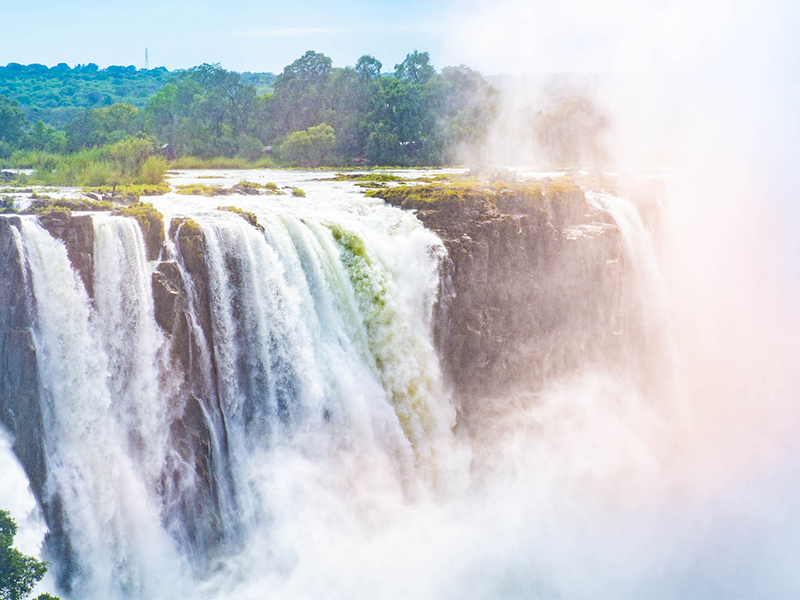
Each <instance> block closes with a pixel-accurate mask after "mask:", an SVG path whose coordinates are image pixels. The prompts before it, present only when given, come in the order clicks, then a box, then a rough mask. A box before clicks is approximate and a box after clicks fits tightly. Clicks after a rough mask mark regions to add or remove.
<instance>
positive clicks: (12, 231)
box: [0, 211, 228, 590]
mask: <svg viewBox="0 0 800 600" xmlns="http://www.w3.org/2000/svg"><path fill="white" fill-rule="evenodd" d="M156 214H157V213H156ZM131 216H134V217H138V215H131ZM148 216H149V218H150V220H153V219H152V218H153V215H152V214H149V215H148ZM158 218H161V215H160V214H159V215H158ZM139 220H140V226H142V229H143V230H144V231H145V247H146V250H147V254H148V257H149V258H151V259H152V258H158V256H159V255H160V254H161V250H162V246H163V243H164V230H163V226H162V227H160V228H159V227H153V226H150V227H147V225H146V224H142V223H141V219H139ZM39 221H40V223H41V224H42V226H43V227H44V228H45V229H47V231H48V232H49V233H50V234H51V235H52V236H53V237H55V238H57V239H59V240H61V241H62V242H63V243H64V245H65V247H66V251H67V255H68V257H69V259H70V261H71V263H72V265H73V268H74V269H75V270H76V272H77V273H78V274H79V276H80V278H81V280H82V282H83V284H84V286H85V288H86V291H87V293H88V294H89V296H90V298H91V297H93V295H94V290H93V285H94V282H93V267H94V256H93V255H94V223H93V217H92V216H91V215H81V216H71V215H70V214H69V212H68V211H66V212H58V213H55V214H52V215H48V216H47V217H44V218H40V219H39ZM184 225H185V223H183V222H182V221H178V220H176V221H174V222H173V224H172V227H171V231H170V234H171V237H172V239H173V241H174V242H175V244H176V247H177V248H178V250H179V255H178V257H177V260H165V261H161V262H159V263H158V265H157V267H156V270H155V272H154V273H153V276H152V294H153V303H154V312H155V314H154V316H155V319H156V322H157V323H158V325H159V326H160V327H161V329H162V330H163V332H164V334H165V335H166V336H167V338H168V340H169V341H170V343H169V346H168V347H169V350H170V357H169V359H170V363H171V364H172V368H171V375H172V377H173V378H174V381H172V382H171V385H170V388H169V389H170V390H171V392H170V393H169V397H168V398H165V399H164V401H165V403H166V405H167V406H169V408H170V413H171V415H172V424H171V427H170V445H171V447H173V448H175V450H176V455H174V456H173V457H171V458H170V459H169V460H168V461H167V462H166V464H165V465H164V467H163V471H162V477H161V482H160V493H162V494H163V496H164V504H165V505H168V506H174V507H176V510H175V511H174V513H173V514H172V516H171V517H170V518H171V519H174V520H175V522H174V523H170V525H172V526H174V528H175V530H176V531H178V530H181V529H182V530H183V531H182V533H181V534H180V535H179V537H180V538H181V541H182V542H183V543H185V544H186V545H188V546H189V547H200V548H213V547H214V545H215V544H216V543H217V542H218V541H219V540H220V539H221V536H222V524H221V523H220V517H219V513H220V511H219V503H220V497H221V495H222V494H223V493H228V491H227V490H225V489H224V488H226V486H227V483H226V482H220V481H218V479H217V477H216V476H215V473H217V472H219V471H224V469H218V468H217V466H218V464H219V462H220V461H226V460H227V448H226V445H225V440H220V441H217V443H216V444H215V443H214V442H213V440H212V433H211V429H212V428H213V427H216V428H217V429H218V430H224V425H222V426H220V421H221V419H222V414H221V411H220V409H219V401H218V398H217V391H216V389H217V388H216V383H215V380H214V379H215V370H216V369H215V366H214V357H213V353H212V352H210V350H209V348H208V345H207V342H206V340H209V339H211V321H210V313H209V310H210V309H209V302H210V300H209V291H208V273H207V268H206V265H205V262H204V260H203V251H204V240H203V235H202V231H201V230H200V229H199V228H198V227H197V225H196V224H194V225H193V226H185V227H184ZM21 226H22V224H21V220H20V218H19V217H3V216H0V422H2V424H3V425H4V426H5V428H6V429H7V430H8V431H9V432H10V433H11V435H12V436H13V440H14V441H13V449H14V452H15V454H16V455H17V457H18V458H19V460H20V463H21V464H22V466H23V468H24V470H25V472H26V474H27V477H28V480H29V482H30V484H31V489H32V490H33V493H34V496H35V497H36V499H37V501H38V502H39V504H40V506H41V507H42V509H43V513H44V517H45V520H46V522H47V524H48V529H49V531H50V533H49V534H48V540H47V548H46V549H45V552H46V556H50V557H53V558H56V557H57V558H58V561H57V562H56V566H57V567H58V569H59V570H58V573H57V577H58V579H59V581H60V585H61V587H62V588H63V589H65V590H69V589H70V586H71V583H70V582H71V579H72V577H73V575H74V573H73V569H74V565H73V552H72V549H71V546H70V542H69V535H68V533H67V529H66V524H65V521H64V519H65V516H64V512H63V508H62V503H61V498H60V497H59V495H58V493H53V490H52V489H50V488H49V487H48V485H47V482H48V464H47V463H48V459H47V449H46V448H45V439H46V436H45V435H44V433H43V427H44V422H45V418H44V415H43V412H42V406H41V398H40V378H39V372H38V363H37V355H36V346H35V337H34V336H35V333H34V328H35V319H36V310H37V308H36V299H35V298H34V297H33V293H32V290H31V289H30V273H28V272H27V269H26V265H25V262H24V259H23V257H22V256H21V254H20V249H19V247H18V240H19V239H20V237H19V231H20V229H21ZM159 230H160V231H159ZM154 232H155V233H154ZM187 278H188V279H187ZM201 356H204V357H205V358H206V359H207V361H206V363H205V364H208V363H209V362H210V364H211V372H210V373H208V372H205V370H204V367H203V364H201V362H202V361H201V360H200V359H199V357H201ZM209 421H215V422H214V423H211V422H209ZM187 467H188V468H189V469H190V470H191V476H190V477H191V480H192V481H193V484H192V486H191V487H190V489H188V490H187V485H186V477H187V475H186V469H187ZM165 518H167V517H166V516H165Z"/></svg>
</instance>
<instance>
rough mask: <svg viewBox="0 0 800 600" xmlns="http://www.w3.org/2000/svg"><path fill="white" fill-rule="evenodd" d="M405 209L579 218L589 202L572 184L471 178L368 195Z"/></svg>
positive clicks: (374, 192) (403, 187)
mask: <svg viewBox="0 0 800 600" xmlns="http://www.w3.org/2000/svg"><path fill="white" fill-rule="evenodd" d="M366 195H367V196H368V197H374V198H381V199H382V200H385V201H386V202H388V203H389V204H392V205H394V206H399V207H401V208H404V209H416V210H436V211H442V212H463V211H468V210H478V211H492V210H500V211H502V212H504V213H524V214H530V213H531V212H534V211H550V212H554V213H558V214H562V213H564V212H565V211H567V212H571V213H576V214H580V213H581V212H583V211H585V210H586V200H585V197H584V194H583V191H582V190H581V188H580V187H578V186H577V185H575V184H574V183H572V182H570V181H552V180H550V181H542V180H533V181H525V182H506V181H495V182H487V181H484V180H480V179H477V178H472V177H453V178H452V181H436V182H428V183H422V184H419V185H406V186H398V187H391V188H379V189H374V190H369V191H367V192H366Z"/></svg>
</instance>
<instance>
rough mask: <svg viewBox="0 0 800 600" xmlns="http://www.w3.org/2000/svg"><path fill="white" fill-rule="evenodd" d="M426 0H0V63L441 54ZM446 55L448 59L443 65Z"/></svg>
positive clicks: (234, 65)
mask: <svg viewBox="0 0 800 600" xmlns="http://www.w3.org/2000/svg"><path fill="white" fill-rule="evenodd" d="M445 9H446V6H445V5H444V4H440V5H439V7H436V6H433V5H432V3H431V2H429V1H428V2H426V1H424V0H404V1H403V2H397V1H383V2H380V1H379V2H375V1H371V2H370V1H365V0H344V1H341V0H340V1H338V2H323V1H320V0H300V1H294V2H271V1H261V2H257V1H253V0H229V1H228V2H222V1H220V0H215V1H211V0H138V1H136V0H130V1H126V2H119V1H115V0H105V1H101V0H72V1H69V2H65V1H63V0H28V1H19V0H0V22H2V23H4V25H3V35H2V36H0V64H6V63H8V62H20V63H25V64H27V63H32V62H39V63H43V64H46V65H53V64H55V63H58V62H66V63H68V64H70V65H74V64H77V63H88V62H95V63H97V64H99V65H100V66H101V67H105V66H108V65H109V64H120V65H130V64H133V65H136V66H137V67H142V66H143V64H144V50H145V47H147V48H149V52H150V66H151V67H154V66H161V65H163V66H166V67H168V68H169V69H175V68H186V67H190V66H193V65H196V64H200V63H202V62H219V63H221V64H222V65H223V66H224V67H226V68H229V69H235V70H238V71H246V70H248V71H273V72H280V71H281V70H282V69H283V67H284V66H285V65H287V64H289V63H290V62H291V61H293V60H294V59H296V58H297V57H299V56H301V55H302V54H303V53H304V52H305V51H306V50H316V51H319V52H323V53H325V54H327V55H328V56H330V57H331V58H333V60H334V64H335V65H337V66H344V65H352V64H354V63H355V61H356V59H357V58H358V57H359V56H361V55H362V54H373V55H375V56H376V57H377V58H378V59H379V60H381V61H382V62H383V63H384V65H385V67H386V68H387V69H389V70H391V69H392V67H393V65H394V64H395V63H396V62H399V61H401V60H402V59H403V58H404V57H405V55H406V54H407V53H408V52H410V51H412V50H414V49H418V50H420V51H423V50H428V51H430V52H431V55H432V57H434V60H436V62H437V63H438V64H440V65H442V66H444V64H449V63H452V62H459V61H458V60H457V57H454V56H447V57H445V56H444V54H445V51H444V49H443V44H442V36H441V35H440V32H441V29H442V27H443V24H442V23H441V22H440V21H439V20H438V19H439V15H440V14H442V12H443V11H444V10H445ZM443 60H446V62H442V61H443Z"/></svg>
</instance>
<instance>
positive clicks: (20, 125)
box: [0, 96, 28, 145]
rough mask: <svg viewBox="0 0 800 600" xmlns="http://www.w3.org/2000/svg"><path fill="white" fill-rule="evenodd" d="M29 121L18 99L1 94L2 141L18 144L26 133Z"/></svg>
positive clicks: (0, 132) (0, 138)
mask: <svg viewBox="0 0 800 600" xmlns="http://www.w3.org/2000/svg"><path fill="white" fill-rule="evenodd" d="M27 124H28V121H27V119H26V118H25V114H24V113H23V112H22V109H21V108H19V104H18V103H17V101H16V100H9V99H8V98H6V97H5V96H0V141H3V142H7V143H9V144H11V145H14V144H17V143H18V142H19V141H20V139H21V138H22V136H23V135H24V133H25V127H26V126H27Z"/></svg>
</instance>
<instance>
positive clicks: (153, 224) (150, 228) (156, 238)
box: [113, 203, 166, 260]
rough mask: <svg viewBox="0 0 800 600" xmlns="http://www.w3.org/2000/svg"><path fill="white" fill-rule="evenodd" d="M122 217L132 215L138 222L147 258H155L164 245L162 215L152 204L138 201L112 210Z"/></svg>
mask: <svg viewBox="0 0 800 600" xmlns="http://www.w3.org/2000/svg"><path fill="white" fill-rule="evenodd" d="M113 214H115V215H120V216H123V217H133V218H134V219H136V220H137V221H138V222H139V227H140V228H141V229H142V235H143V236H144V243H145V247H146V248H147V260H156V259H158V257H159V254H161V248H162V246H163V245H164V240H165V239H166V238H165V234H164V215H162V214H161V213H160V212H159V211H158V210H156V208H155V207H154V206H153V205H152V204H146V203H139V204H137V205H135V206H128V207H125V208H119V209H117V210H115V211H114V212H113Z"/></svg>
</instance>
